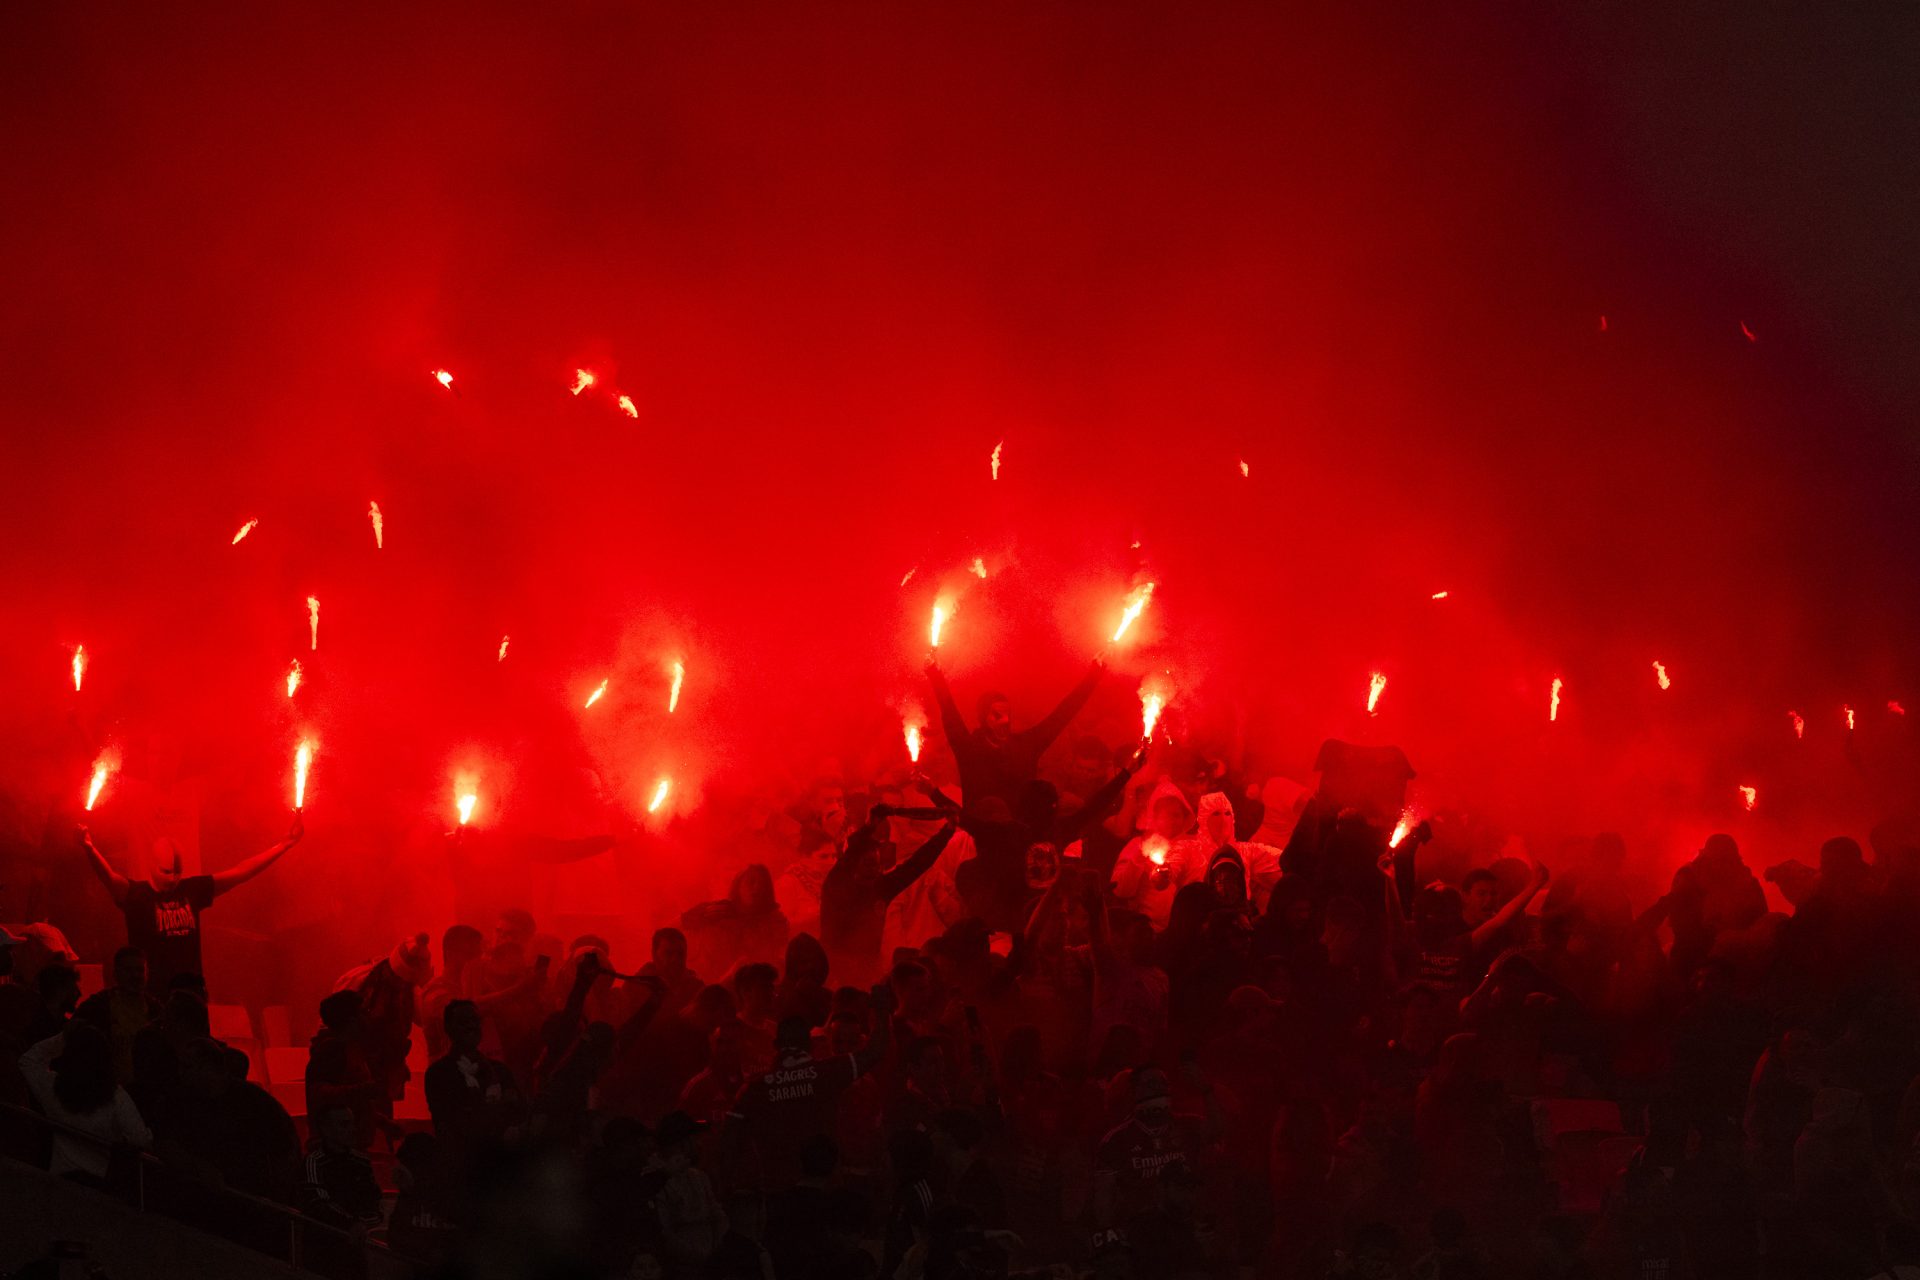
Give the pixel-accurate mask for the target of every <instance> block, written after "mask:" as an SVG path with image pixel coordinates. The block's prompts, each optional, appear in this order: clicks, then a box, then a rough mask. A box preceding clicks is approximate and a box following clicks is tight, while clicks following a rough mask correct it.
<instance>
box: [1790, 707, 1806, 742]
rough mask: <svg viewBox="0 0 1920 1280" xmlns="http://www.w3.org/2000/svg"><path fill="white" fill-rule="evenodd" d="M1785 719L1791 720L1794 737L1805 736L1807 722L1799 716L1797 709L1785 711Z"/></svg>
mask: <svg viewBox="0 0 1920 1280" xmlns="http://www.w3.org/2000/svg"><path fill="white" fill-rule="evenodd" d="M1787 719H1789V720H1791V721H1793V736H1794V737H1796V738H1804V737H1806V736H1807V722H1806V721H1805V720H1802V719H1801V718H1800V713H1799V712H1798V711H1789V712H1787Z"/></svg>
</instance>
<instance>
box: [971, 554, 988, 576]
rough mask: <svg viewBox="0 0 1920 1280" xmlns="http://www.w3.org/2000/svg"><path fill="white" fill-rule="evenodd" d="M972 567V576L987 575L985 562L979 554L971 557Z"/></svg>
mask: <svg viewBox="0 0 1920 1280" xmlns="http://www.w3.org/2000/svg"><path fill="white" fill-rule="evenodd" d="M972 568H973V576H974V577H976V578H985V577H986V576H987V562H986V561H985V560H982V559H981V558H980V557H979V556H975V557H974V558H973V566H972Z"/></svg>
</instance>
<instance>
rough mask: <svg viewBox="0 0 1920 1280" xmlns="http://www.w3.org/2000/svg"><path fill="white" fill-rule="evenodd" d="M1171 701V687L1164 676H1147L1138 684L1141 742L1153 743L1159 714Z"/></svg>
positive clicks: (1158, 725)
mask: <svg viewBox="0 0 1920 1280" xmlns="http://www.w3.org/2000/svg"><path fill="white" fill-rule="evenodd" d="M1172 699H1173V685H1172V684H1171V683H1170V682H1169V681H1168V680H1167V679H1166V678H1165V677H1164V676H1157V675H1154V676H1148V677H1147V678H1146V679H1145V680H1142V681H1141V682H1140V739H1141V741H1143V742H1152V741H1153V731H1154V730H1155V729H1157V728H1159V727H1160V713H1161V712H1163V711H1165V710H1166V709H1167V703H1168V702H1170V701H1172Z"/></svg>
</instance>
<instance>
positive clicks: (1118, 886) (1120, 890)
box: [1112, 777, 1211, 929]
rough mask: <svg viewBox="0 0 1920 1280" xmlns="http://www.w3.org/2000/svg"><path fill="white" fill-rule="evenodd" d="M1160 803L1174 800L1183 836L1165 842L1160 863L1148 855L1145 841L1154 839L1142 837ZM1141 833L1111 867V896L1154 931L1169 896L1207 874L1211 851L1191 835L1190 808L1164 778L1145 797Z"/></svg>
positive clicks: (1162, 922) (1164, 913) (1162, 926)
mask: <svg viewBox="0 0 1920 1280" xmlns="http://www.w3.org/2000/svg"><path fill="white" fill-rule="evenodd" d="M1162 800H1173V801H1177V802H1178V803H1179V805H1180V810H1181V813H1182V815H1183V817H1182V819H1181V821H1180V823H1179V829H1180V830H1181V832H1182V833H1183V834H1181V835H1179V836H1176V837H1175V838H1174V839H1173V840H1172V841H1171V842H1169V843H1168V845H1167V848H1166V851H1165V853H1164V855H1163V861H1161V862H1155V861H1154V859H1153V857H1152V855H1151V853H1150V852H1149V846H1148V842H1149V841H1153V842H1154V843H1155V844H1157V843H1158V837H1155V836H1151V835H1148V834H1145V831H1146V827H1147V825H1148V824H1149V823H1150V822H1151V820H1152V817H1153V811H1154V809H1155V808H1156V807H1157V806H1158V805H1159V804H1160V802H1161V801H1162ZM1139 822H1140V828H1141V834H1137V835H1135V836H1134V838H1133V839H1132V840H1130V841H1128V842H1127V847H1126V848H1124V849H1122V850H1121V851H1120V858H1119V860H1118V861H1117V862H1115V863H1114V866H1113V879H1112V884H1113V894H1114V897H1115V898H1116V899H1118V901H1119V903H1120V905H1121V906H1123V907H1126V908H1127V909H1129V910H1132V911H1138V912H1139V913H1140V914H1142V915H1144V916H1146V917H1147V919H1149V920H1151V921H1152V922H1153V927H1154V928H1155V929H1165V928H1166V927H1167V916H1168V913H1169V912H1170V911H1171V910H1172V909H1173V895H1174V894H1176V893H1178V892H1179V891H1180V887H1181V886H1182V885H1187V884H1192V883H1194V882H1195V881H1197V880H1199V879H1201V878H1202V877H1204V876H1205V875H1206V872H1207V855H1208V853H1209V852H1211V851H1210V850H1209V849H1207V847H1206V841H1204V840H1202V839H1200V838H1199V837H1198V836H1195V835H1193V834H1192V831H1193V807H1192V806H1191V805H1189V804H1188V803H1187V797H1186V796H1185V795H1184V794H1183V793H1182V792H1181V790H1180V788H1179V787H1176V786H1175V785H1173V783H1172V781H1171V780H1169V779H1167V778H1164V777H1163V778H1161V779H1160V781H1159V782H1158V783H1156V784H1155V785H1154V788H1153V794H1152V795H1150V796H1149V797H1148V798H1147V803H1146V805H1145V806H1144V807H1143V808H1142V809H1141V811H1140V818H1139ZM1162 867H1164V868H1165V869H1166V871H1167V872H1168V876H1169V878H1168V882H1167V883H1166V885H1165V886H1156V885H1155V884H1154V883H1153V882H1154V878H1155V875H1154V873H1155V872H1157V871H1159V870H1160V869H1161V868H1162Z"/></svg>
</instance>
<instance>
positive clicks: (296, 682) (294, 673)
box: [287, 658, 300, 698]
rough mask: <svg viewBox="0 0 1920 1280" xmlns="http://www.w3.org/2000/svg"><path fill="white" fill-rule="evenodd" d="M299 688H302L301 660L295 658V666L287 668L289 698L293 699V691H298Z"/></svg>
mask: <svg viewBox="0 0 1920 1280" xmlns="http://www.w3.org/2000/svg"><path fill="white" fill-rule="evenodd" d="M299 687H300V659H298V658H295V659H294V660H293V665H292V666H290V667H288V668H287V696H288V697H289V698H291V697H292V696H293V691H294V690H295V689H298V688H299Z"/></svg>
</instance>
